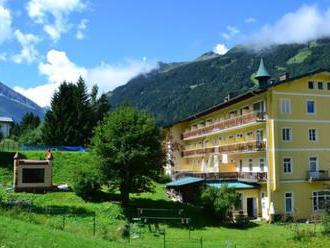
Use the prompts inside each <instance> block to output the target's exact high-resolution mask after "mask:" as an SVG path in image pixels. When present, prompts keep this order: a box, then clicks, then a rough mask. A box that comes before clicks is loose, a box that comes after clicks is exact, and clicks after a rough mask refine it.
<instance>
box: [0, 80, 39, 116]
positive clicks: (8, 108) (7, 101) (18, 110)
mask: <svg viewBox="0 0 330 248" xmlns="http://www.w3.org/2000/svg"><path fill="white" fill-rule="evenodd" d="M26 112H33V113H34V114H36V115H38V116H40V117H43V115H44V109H43V108H41V107H40V106H38V105H37V104H36V103H34V102H33V101H31V100H29V99H28V98H26V97H25V96H23V95H21V94H19V93H17V92H16V91H14V90H12V89H11V88H9V87H8V86H6V85H4V84H3V83H1V82H0V116H9V117H12V118H13V119H14V120H15V121H19V120H20V119H21V118H22V117H23V115H24V114H25V113H26Z"/></svg>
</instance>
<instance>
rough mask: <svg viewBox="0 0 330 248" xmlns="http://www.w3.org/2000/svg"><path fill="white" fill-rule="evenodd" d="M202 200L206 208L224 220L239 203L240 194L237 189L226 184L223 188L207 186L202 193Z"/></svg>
mask: <svg viewBox="0 0 330 248" xmlns="http://www.w3.org/2000/svg"><path fill="white" fill-rule="evenodd" d="M201 201H202V205H203V207H204V209H205V210H206V211H207V212H209V213H212V214H213V215H214V216H216V217H217V218H219V220H220V221H224V220H225V219H226V217H227V215H228V213H229V210H230V209H231V208H232V207H234V206H235V205H237V204H238V202H239V194H238V193H236V192H235V189H233V188H228V187H227V185H224V186H223V187H221V188H219V189H218V188H214V187H206V188H205V189H204V190H203V191H202V194H201Z"/></svg>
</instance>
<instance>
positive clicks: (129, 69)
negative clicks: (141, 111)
mask: <svg viewBox="0 0 330 248" xmlns="http://www.w3.org/2000/svg"><path fill="white" fill-rule="evenodd" d="M157 66H158V63H156V62H148V61H147V60H146V59H143V60H132V59H131V60H127V61H125V63H123V64H116V65H111V64H107V63H101V64H100V65H97V66H95V67H92V68H86V67H83V66H79V65H76V64H75V63H74V62H72V61H71V60H70V59H69V58H68V56H67V54H66V53H65V52H63V51H57V50H50V51H49V52H48V54H47V61H46V62H45V63H40V64H39V72H40V73H41V74H42V75H45V76H46V77H47V78H48V82H47V83H45V84H42V85H40V86H37V87H33V88H27V89H24V88H22V87H14V89H15V90H16V91H17V92H19V93H21V94H23V95H25V96H26V97H28V98H30V99H31V100H33V101H35V102H36V103H38V104H39V105H40V106H49V103H50V99H51V97H52V95H53V93H54V91H55V90H56V89H57V88H58V86H59V85H60V84H61V83H62V82H63V81H64V80H66V81H69V82H76V80H77V79H78V77H79V76H82V77H83V78H84V79H85V80H86V83H87V86H88V87H89V88H91V87H92V86H93V85H94V84H97V85H98V86H99V89H100V91H101V92H108V91H109V90H113V89H114V88H116V87H118V86H120V85H123V84H125V83H127V82H128V81H129V80H130V79H132V78H133V77H135V76H137V75H139V74H143V73H148V72H150V71H151V70H153V69H155V68H157Z"/></svg>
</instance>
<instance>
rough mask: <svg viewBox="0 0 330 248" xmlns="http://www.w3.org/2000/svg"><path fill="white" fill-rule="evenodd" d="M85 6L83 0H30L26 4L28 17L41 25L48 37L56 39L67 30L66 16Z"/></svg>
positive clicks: (68, 23) (69, 24)
mask: <svg viewBox="0 0 330 248" xmlns="http://www.w3.org/2000/svg"><path fill="white" fill-rule="evenodd" d="M84 8H85V3H84V2H83V0H30V1H29V2H28V4H27V6H26V9H27V12H28V15H29V17H30V18H31V19H32V20H33V21H34V22H35V23H38V24H41V25H42V26H43V30H44V31H45V32H46V33H47V34H48V35H49V37H50V38H51V39H52V40H54V41H57V40H58V39H60V38H61V35H62V34H63V33H66V32H68V30H69V29H70V27H71V23H70V22H69V20H68V16H69V15H70V14H71V13H72V12H74V11H81V10H83V9H84Z"/></svg>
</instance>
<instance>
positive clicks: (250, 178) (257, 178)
mask: <svg viewBox="0 0 330 248" xmlns="http://www.w3.org/2000/svg"><path fill="white" fill-rule="evenodd" d="M184 177H199V178H204V179H208V180H223V181H236V180H238V181H244V182H251V183H258V182H265V181H266V180H267V172H235V171H233V172H179V173H177V174H175V175H174V176H173V179H174V180H178V179H180V178H184Z"/></svg>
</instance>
